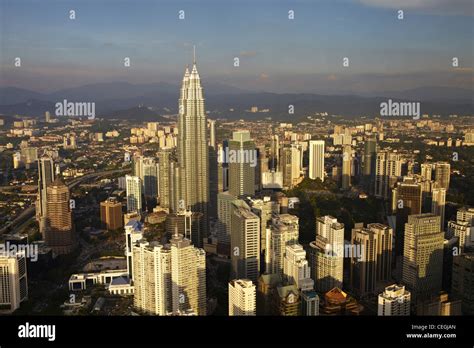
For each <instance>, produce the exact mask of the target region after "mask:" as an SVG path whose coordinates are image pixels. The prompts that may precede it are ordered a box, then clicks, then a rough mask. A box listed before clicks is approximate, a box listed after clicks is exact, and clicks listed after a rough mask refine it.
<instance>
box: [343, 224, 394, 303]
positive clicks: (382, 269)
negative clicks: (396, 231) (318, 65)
mask: <svg viewBox="0 0 474 348" xmlns="http://www.w3.org/2000/svg"><path fill="white" fill-rule="evenodd" d="M351 242H352V246H353V247H354V249H355V250H353V251H354V252H353V254H352V255H351V269H350V283H351V287H352V289H353V290H354V291H355V292H356V293H357V294H359V295H360V296H364V295H367V294H373V293H374V292H375V290H376V289H377V282H378V281H380V280H389V279H390V270H391V264H390V263H391V253H392V247H391V246H392V230H391V228H389V227H388V226H384V225H382V224H369V225H368V226H367V228H364V226H363V224H356V225H355V227H354V228H353V229H352V240H351Z"/></svg>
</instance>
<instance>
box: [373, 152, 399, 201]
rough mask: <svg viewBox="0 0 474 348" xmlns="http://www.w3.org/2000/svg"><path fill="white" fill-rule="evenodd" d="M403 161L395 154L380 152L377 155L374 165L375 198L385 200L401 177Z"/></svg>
mask: <svg viewBox="0 0 474 348" xmlns="http://www.w3.org/2000/svg"><path fill="white" fill-rule="evenodd" d="M402 164H403V160H402V158H401V156H400V155H399V154H397V153H391V152H387V151H381V152H379V153H377V159H376V164H375V196H376V197H380V198H384V199H387V198H388V197H389V195H390V192H391V191H392V188H393V186H394V185H395V184H396V182H397V180H398V178H399V177H401V175H402Z"/></svg>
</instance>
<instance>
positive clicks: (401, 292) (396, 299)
mask: <svg viewBox="0 0 474 348" xmlns="http://www.w3.org/2000/svg"><path fill="white" fill-rule="evenodd" d="M410 303H411V294H410V292H409V291H408V290H406V289H405V287H404V286H403V285H397V284H393V285H390V286H387V287H386V288H385V291H384V292H383V293H381V294H380V295H379V300H378V312H377V314H378V315H380V316H396V315H403V316H406V315H410Z"/></svg>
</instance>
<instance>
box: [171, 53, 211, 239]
mask: <svg viewBox="0 0 474 348" xmlns="http://www.w3.org/2000/svg"><path fill="white" fill-rule="evenodd" d="M175 175H176V177H175V178H174V179H175V180H176V182H177V185H176V187H174V190H175V192H172V193H171V194H174V197H175V199H176V200H175V202H176V205H177V206H176V207H175V209H177V210H184V209H189V210H191V211H192V212H198V213H202V220H201V221H202V226H201V233H202V234H201V235H202V236H206V235H207V233H208V225H209V203H210V197H209V195H210V193H209V186H210V185H209V145H208V130H207V117H206V110H205V107H204V96H203V89H202V86H201V79H200V77H199V73H198V70H197V67H196V54H195V53H194V59H193V66H192V70H191V71H189V68H188V67H187V68H186V70H185V73H184V77H183V82H182V86H181V92H180V96H179V113H178V166H177V168H176V171H175Z"/></svg>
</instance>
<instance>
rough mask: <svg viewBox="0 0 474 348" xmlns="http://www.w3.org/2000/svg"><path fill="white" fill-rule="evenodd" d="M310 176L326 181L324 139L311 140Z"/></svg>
mask: <svg viewBox="0 0 474 348" xmlns="http://www.w3.org/2000/svg"><path fill="white" fill-rule="evenodd" d="M309 178H310V179H316V178H319V179H321V181H324V140H310V141H309Z"/></svg>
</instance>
